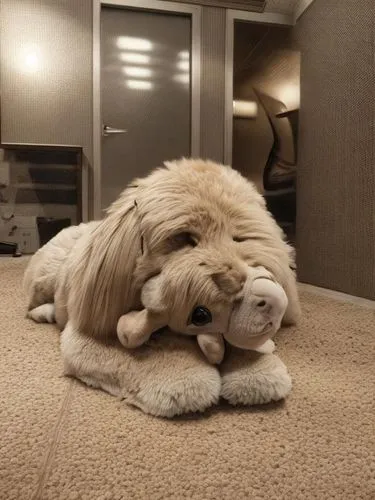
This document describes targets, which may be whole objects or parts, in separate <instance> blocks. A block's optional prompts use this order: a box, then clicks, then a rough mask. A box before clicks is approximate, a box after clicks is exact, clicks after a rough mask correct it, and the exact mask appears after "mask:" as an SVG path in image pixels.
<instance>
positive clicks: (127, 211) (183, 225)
mask: <svg viewBox="0 0 375 500" xmlns="http://www.w3.org/2000/svg"><path fill="white" fill-rule="evenodd" d="M79 245H80V249H79V251H77V252H76V255H77V257H75V260H74V262H73V264H72V271H71V281H70V283H69V287H70V289H71V291H72V292H71V294H70V297H72V300H70V301H69V303H68V309H69V317H70V318H71V321H72V322H73V323H74V325H75V327H76V328H78V329H79V330H80V331H82V332H85V333H87V334H89V335H90V336H94V337H97V338H99V337H104V338H109V337H111V336H113V335H114V334H115V332H116V327H117V322H118V319H119V318H120V316H122V315H123V314H126V313H128V312H129V311H134V310H137V309H139V308H140V307H141V306H142V303H141V294H142V293H143V294H144V297H146V296H147V290H148V286H146V283H148V282H149V280H151V278H154V277H157V276H158V275H160V277H163V279H165V280H166V281H165V282H166V283H167V282H170V281H172V282H173V283H174V282H176V285H175V284H173V286H171V287H170V286H166V285H163V286H162V288H161V289H162V290H163V294H164V295H163V296H162V297H160V298H161V299H163V300H164V301H165V300H166V302H167V309H168V310H169V311H173V315H172V316H171V318H172V319H170V321H171V322H173V327H174V328H176V329H177V330H178V331H180V330H181V331H185V330H188V331H191V330H193V329H194V326H195V325H193V324H192V325H190V326H187V325H186V321H187V318H186V317H185V316H186V314H190V313H192V312H193V307H194V306H195V305H201V304H203V305H206V307H208V308H209V309H210V312H211V313H212V315H213V321H214V322H215V321H216V319H215V318H216V316H217V314H218V311H224V310H225V308H227V309H230V307H231V305H233V304H234V302H235V301H236V300H237V299H238V300H240V299H241V293H243V288H244V284H245V282H246V280H247V269H248V267H249V266H250V267H259V266H262V267H264V268H265V269H267V270H269V271H270V272H271V273H272V276H273V277H274V279H275V280H276V281H277V282H278V283H280V285H281V286H282V288H283V289H284V290H285V293H286V294H287V296H288V300H289V305H288V310H287V312H286V314H285V316H284V319H288V320H294V319H296V317H297V316H298V313H299V304H298V295H297V289H296V282H295V275H294V271H293V270H292V269H291V267H293V265H294V254H293V250H292V248H291V247H290V246H289V245H288V244H287V243H286V242H285V240H284V238H283V234H282V231H281V229H280V228H279V226H278V225H277V224H276V222H275V221H274V219H273V218H272V216H271V215H270V214H269V213H268V211H267V208H266V204H265V201H264V199H263V197H262V196H261V195H260V194H259V193H258V192H257V190H256V189H255V187H254V186H253V185H252V184H251V183H250V182H249V181H248V180H246V179H245V178H244V177H242V176H241V175H240V174H239V173H238V172H236V171H235V170H233V169H231V168H230V167H226V166H223V165H218V164H216V163H213V162H206V161H202V160H186V159H183V160H180V161H176V162H170V163H166V164H165V166H164V167H163V168H159V169H156V170H154V171H153V172H152V173H151V174H150V175H149V176H147V177H145V178H143V179H136V180H134V182H133V183H131V185H129V186H128V188H127V189H125V191H124V192H123V193H122V195H121V196H120V197H119V198H118V200H116V201H115V202H114V203H113V204H112V205H111V207H110V208H109V209H108V211H107V215H106V216H105V218H104V219H103V220H102V221H101V223H100V224H99V225H98V226H97V227H96V228H95V229H94V230H93V231H92V233H90V234H89V235H88V236H87V238H86V239H85V241H82V242H80V244H79ZM178 283H181V287H178V286H177V285H178ZM184 283H186V284H189V287H190V289H188V288H185V285H184ZM145 286H146V288H145ZM149 286H151V284H150V285H149ZM186 286H187V285H186ZM144 288H145V290H144ZM168 290H175V291H176V292H175V295H174V296H173V297H169V296H168V293H170V292H168ZM151 295H152V294H151ZM190 297H191V299H190ZM193 298H194V301H193ZM198 299H199V303H197V304H195V301H196V300H198ZM203 299H206V300H203ZM146 302H147V299H146ZM151 302H152V301H151ZM154 302H156V303H157V301H154ZM160 303H161V304H162V303H163V301H160ZM159 305H160V304H159ZM153 309H154V308H153V307H151V308H150V311H152V310H153ZM153 314H154V313H153ZM158 314H159V313H158ZM222 314H224V313H222ZM159 317H160V314H159ZM228 318H229V313H228ZM144 321H145V324H146V323H148V321H149V318H146V317H144ZM175 322H176V324H175ZM220 322H221V323H223V322H225V320H224V318H223V319H221V320H220ZM182 323H184V324H182Z"/></svg>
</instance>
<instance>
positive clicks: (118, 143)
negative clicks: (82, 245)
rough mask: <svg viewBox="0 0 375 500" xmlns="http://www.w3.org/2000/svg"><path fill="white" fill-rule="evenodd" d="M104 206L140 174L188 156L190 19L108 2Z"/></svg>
mask: <svg viewBox="0 0 375 500" xmlns="http://www.w3.org/2000/svg"><path fill="white" fill-rule="evenodd" d="M101 67H102V69H101V100H102V121H103V125H107V126H108V127H112V128H115V129H117V131H119V130H120V131H121V130H126V133H119V132H114V133H109V134H108V135H106V137H103V138H102V167H101V168H102V172H101V177H102V208H106V207H107V206H108V205H109V204H110V203H111V202H112V201H113V200H114V199H115V198H116V197H117V196H118V195H119V193H120V192H121V191H122V189H124V188H125V187H126V184H127V183H128V182H130V181H131V180H132V179H134V178H135V177H140V176H144V175H146V174H147V173H148V172H149V171H150V170H151V169H152V168H154V167H157V166H160V165H162V163H163V161H165V160H171V159H175V158H180V157H181V156H189V155H190V153H191V149H190V148H191V77H190V74H191V70H190V67H191V18H190V16H185V15H176V14H173V15H172V14H165V13H162V14H160V13H154V12H152V13H151V12H147V11H134V10H123V9H115V8H109V7H104V8H103V9H102V16H101Z"/></svg>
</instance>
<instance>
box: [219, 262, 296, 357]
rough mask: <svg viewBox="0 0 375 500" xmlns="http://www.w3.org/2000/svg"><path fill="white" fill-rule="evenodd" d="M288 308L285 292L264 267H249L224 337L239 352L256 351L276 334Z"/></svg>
mask: <svg viewBox="0 0 375 500" xmlns="http://www.w3.org/2000/svg"><path fill="white" fill-rule="evenodd" d="M287 306H288V299H287V296H286V293H285V292H284V289H283V288H282V287H281V285H279V284H278V283H276V282H275V281H273V279H272V277H271V275H270V274H269V273H268V272H267V271H266V270H265V269H263V268H259V269H256V270H253V269H251V268H249V277H248V279H247V281H246V283H245V287H244V296H243V299H242V300H241V301H240V302H237V303H236V304H235V305H234V308H233V311H232V314H231V317H230V320H229V325H228V330H227V331H226V332H225V333H224V338H225V339H226V340H227V341H228V342H229V343H231V344H232V345H234V346H236V347H240V348H242V349H257V348H259V347H260V346H261V345H263V344H265V342H267V340H269V339H271V338H272V337H273V336H274V335H275V333H276V332H277V331H278V329H279V328H280V325H281V321H282V319H283V316H284V314H285V311H286V308H287Z"/></svg>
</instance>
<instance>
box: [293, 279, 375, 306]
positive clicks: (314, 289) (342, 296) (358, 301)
mask: <svg viewBox="0 0 375 500" xmlns="http://www.w3.org/2000/svg"><path fill="white" fill-rule="evenodd" d="M298 288H299V289H300V290H301V291H306V292H310V293H314V294H316V295H320V296H323V297H327V298H330V299H334V300H340V301H341V302H348V303H350V304H355V305H357V306H362V307H366V308H367V309H373V310H375V301H374V300H368V299H364V298H362V297H356V296H354V295H349V294H347V293H342V292H337V291H336V290H329V289H327V288H320V287H318V286H314V285H308V284H307V283H298Z"/></svg>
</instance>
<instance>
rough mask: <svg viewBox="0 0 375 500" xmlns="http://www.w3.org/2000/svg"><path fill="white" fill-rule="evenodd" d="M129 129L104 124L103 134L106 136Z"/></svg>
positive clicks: (124, 132) (123, 132)
mask: <svg viewBox="0 0 375 500" xmlns="http://www.w3.org/2000/svg"><path fill="white" fill-rule="evenodd" d="M126 132H127V130H125V129H123V128H113V127H108V125H103V128H102V135H103V136H104V137H108V136H109V135H115V134H126Z"/></svg>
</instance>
